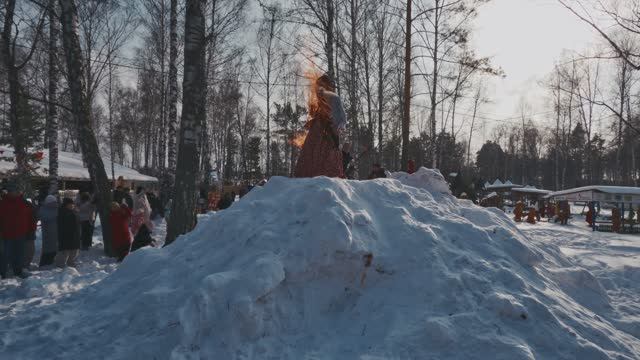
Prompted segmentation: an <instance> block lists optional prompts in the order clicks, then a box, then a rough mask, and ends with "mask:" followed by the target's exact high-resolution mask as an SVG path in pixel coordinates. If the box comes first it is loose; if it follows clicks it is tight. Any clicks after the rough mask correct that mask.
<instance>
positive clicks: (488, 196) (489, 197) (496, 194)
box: [482, 191, 498, 200]
mask: <svg viewBox="0 0 640 360" xmlns="http://www.w3.org/2000/svg"><path fill="white" fill-rule="evenodd" d="M496 196H498V193H497V192H495V191H493V192H491V193H489V195H487V196H485V197H484V198H483V199H482V200H487V199H491V198H494V197H496Z"/></svg>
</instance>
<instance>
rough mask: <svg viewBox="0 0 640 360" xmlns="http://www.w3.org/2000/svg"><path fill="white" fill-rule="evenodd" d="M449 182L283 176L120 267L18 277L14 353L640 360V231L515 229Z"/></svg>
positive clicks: (3, 323) (7, 309) (7, 344)
mask: <svg viewBox="0 0 640 360" xmlns="http://www.w3.org/2000/svg"><path fill="white" fill-rule="evenodd" d="M435 175H436V174H433V173H429V172H428V171H420V172H419V173H418V174H417V175H415V176H414V177H404V176H398V177H397V179H399V180H393V179H378V180H374V181H344V180H336V179H327V178H316V179H286V178H273V179H272V180H271V181H269V182H268V183H267V184H266V185H265V186H264V187H261V188H256V189H254V190H253V191H251V193H249V194H248V195H247V196H245V197H244V198H242V200H241V201H239V202H237V203H235V204H234V205H233V206H232V207H231V208H229V209H227V210H225V211H221V212H219V213H215V214H209V215H207V216H204V217H202V218H200V221H199V223H198V226H197V227H196V229H195V230H194V231H193V232H191V233H190V234H187V235H186V236H182V237H180V238H179V239H178V240H177V241H176V242H175V243H174V244H172V245H171V246H168V247H166V248H147V249H142V250H140V251H137V252H136V253H134V254H132V255H130V256H129V257H127V258H126V259H125V261H124V262H123V263H122V264H121V265H120V266H119V267H118V268H117V269H116V270H115V271H113V272H112V273H111V271H112V270H113V269H114V268H115V265H113V264H112V263H110V262H109V261H105V262H104V263H101V262H100V261H99V260H96V259H95V258H93V259H92V258H91V255H90V254H89V255H88V256H87V257H88V259H87V260H86V261H84V262H83V264H81V265H80V266H79V269H80V270H79V271H78V273H79V274H66V273H64V272H63V271H60V270H56V271H57V272H56V271H54V272H52V274H53V275H44V274H42V275H41V274H36V273H34V274H33V276H32V277H31V278H29V279H27V280H26V281H23V282H19V281H14V280H12V281H11V284H14V285H5V284H3V285H2V286H5V287H4V288H0V290H1V291H0V301H2V304H3V308H2V312H0V349H2V353H1V355H0V357H4V356H6V358H8V359H32V358H64V359H93V358H105V359H534V358H535V359H638V354H640V331H639V329H640V318H639V317H640V309H639V308H638V299H639V298H640V288H639V285H638V284H639V280H640V279H639V276H638V274H639V270H638V267H639V265H640V264H638V262H637V261H636V260H637V259H638V258H637V256H638V252H637V250H638V240H636V238H635V237H626V236H621V235H612V234H602V233H596V234H592V233H591V232H589V231H588V229H587V228H586V226H582V224H581V223H580V224H578V223H577V222H574V223H575V224H576V225H575V226H570V227H561V226H559V225H554V224H545V223H542V224H537V225H528V224H523V225H518V226H516V225H515V224H514V223H513V222H512V221H511V219H510V218H509V217H508V216H507V215H505V214H504V213H502V212H500V211H499V210H496V209H483V208H479V207H477V206H475V205H473V204H472V203H471V202H469V201H464V200H457V199H455V198H453V197H451V196H450V195H449V194H446V193H444V194H443V193H442V191H438V189H441V188H442V187H441V186H440V185H441V184H440V185H438V184H432V183H430V182H433V181H436V180H434V179H436V178H437V176H435ZM420 179H423V180H420ZM424 179H426V180H424ZM427 180H428V181H427ZM425 181H426V182H425ZM436 182H437V181H436ZM603 256H604V257H603ZM609 260H610V261H609ZM94 262H95V263H96V264H94ZM368 262H370V265H368ZM85 264H88V265H87V266H86V267H84V268H83V266H85ZM83 269H84V270H83ZM66 271H67V272H73V270H66ZM83 272H86V273H83ZM109 273H111V274H109ZM47 276H48V277H47ZM69 279H71V280H69ZM73 279H78V281H76V282H75V283H74V282H73V281H72V280H73ZM36 280H37V283H38V284H39V285H37V286H36V287H35V288H37V289H39V290H37V291H33V293H35V294H36V296H34V295H31V294H29V291H25V290H21V289H23V288H24V289H30V288H32V286H31V285H29V281H36ZM67 283H71V285H69V286H67V285H65V284H67ZM73 284H76V285H73ZM9 288H10V289H11V290H10V291H7V293H8V294H9V295H6V294H5V291H4V290H5V289H9ZM48 288H52V289H54V291H51V292H47V291H48V290H43V289H48ZM60 288H64V289H68V290H59V289H60Z"/></svg>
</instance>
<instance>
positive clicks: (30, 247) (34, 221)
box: [22, 200, 38, 269]
mask: <svg viewBox="0 0 640 360" xmlns="http://www.w3.org/2000/svg"><path fill="white" fill-rule="evenodd" d="M24 203H25V205H26V206H27V219H28V222H29V232H28V233H27V237H26V239H25V242H24V253H23V258H22V267H23V268H25V269H29V267H30V266H31V261H32V260H33V256H34V255H35V253H36V230H38V218H37V212H36V208H35V206H33V204H32V203H31V202H29V201H26V200H25V202H24Z"/></svg>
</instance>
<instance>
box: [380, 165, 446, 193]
mask: <svg viewBox="0 0 640 360" xmlns="http://www.w3.org/2000/svg"><path fill="white" fill-rule="evenodd" d="M391 178H392V179H396V180H398V181H400V182H401V183H403V184H404V185H408V186H413V187H417V188H420V189H424V190H427V191H429V192H432V193H441V194H451V190H450V189H449V185H448V184H447V181H446V180H445V179H444V176H442V174H441V173H440V170H438V169H427V168H425V167H421V168H420V169H418V171H416V172H414V173H413V174H408V173H406V172H403V171H399V172H394V173H391Z"/></svg>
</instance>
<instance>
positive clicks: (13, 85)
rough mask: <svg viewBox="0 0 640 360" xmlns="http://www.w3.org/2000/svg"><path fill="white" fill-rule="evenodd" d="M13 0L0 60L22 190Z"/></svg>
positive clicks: (8, 9) (23, 175) (24, 182)
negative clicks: (3, 72) (13, 39)
mask: <svg viewBox="0 0 640 360" xmlns="http://www.w3.org/2000/svg"><path fill="white" fill-rule="evenodd" d="M15 6H16V1H15V0H8V1H6V2H5V16H4V28H3V31H2V53H3V54H2V60H3V61H4V65H5V69H6V74H7V75H6V76H7V83H8V84H9V129H10V133H11V137H12V139H13V151H14V155H15V161H16V170H17V173H18V187H19V189H20V190H24V189H25V187H26V186H27V182H28V178H27V177H28V167H27V144H26V139H25V137H24V135H25V134H24V131H25V130H24V129H23V126H22V122H21V121H20V115H19V108H20V101H21V96H20V93H21V92H22V91H23V89H22V86H21V85H20V79H19V74H18V68H17V67H16V54H15V48H14V47H12V46H11V44H12V43H13V41H12V35H11V32H12V29H13V25H14V23H13V18H14V14H15Z"/></svg>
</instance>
